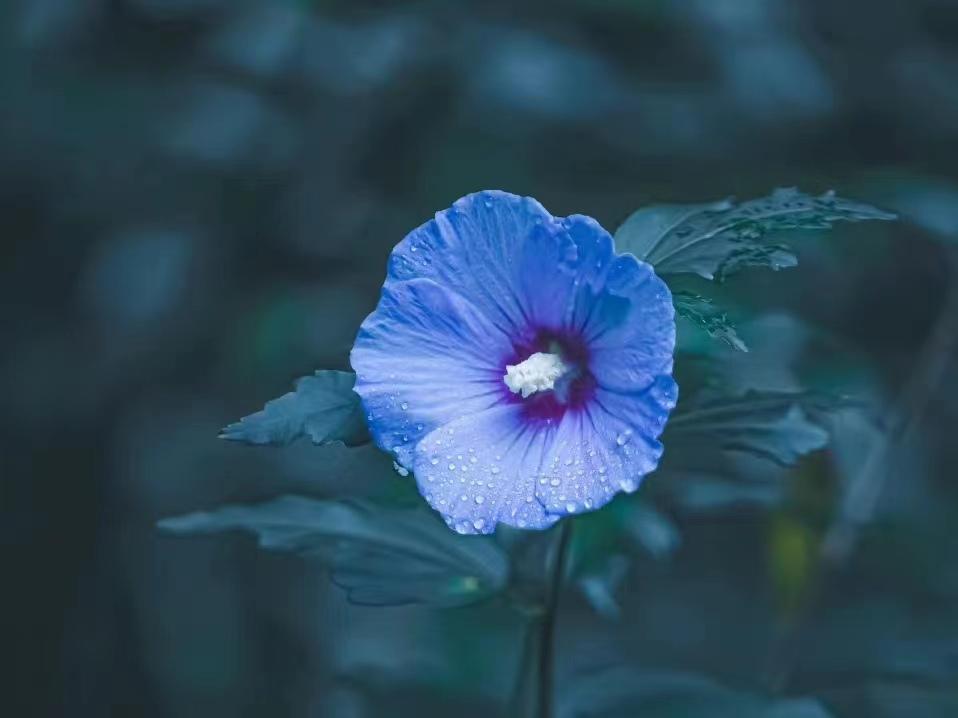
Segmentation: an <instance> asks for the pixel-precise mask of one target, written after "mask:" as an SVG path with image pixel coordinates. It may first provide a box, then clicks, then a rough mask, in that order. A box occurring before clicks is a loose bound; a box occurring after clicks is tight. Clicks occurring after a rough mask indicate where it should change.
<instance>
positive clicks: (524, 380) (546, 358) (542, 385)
mask: <svg viewBox="0 0 958 718" xmlns="http://www.w3.org/2000/svg"><path fill="white" fill-rule="evenodd" d="M571 369H572V367H570V366H569V365H568V364H566V363H565V362H564V361H562V359H561V358H560V357H559V356H558V355H556V354H546V353H544V352H536V353H535V354H533V355H532V356H530V357H529V358H528V359H526V360H525V361H524V362H520V363H519V364H515V365H512V364H509V365H507V366H506V375H505V376H504V377H502V380H503V381H504V382H505V383H506V386H507V387H509V390H510V391H511V392H512V393H513V394H522V398H523V399H524V398H526V397H528V396H530V395H532V394H535V393H536V392H537V391H551V390H553V389H555V386H556V382H557V381H558V380H559V379H561V378H562V377H563V376H565V375H566V374H568V373H569V372H570V371H571Z"/></svg>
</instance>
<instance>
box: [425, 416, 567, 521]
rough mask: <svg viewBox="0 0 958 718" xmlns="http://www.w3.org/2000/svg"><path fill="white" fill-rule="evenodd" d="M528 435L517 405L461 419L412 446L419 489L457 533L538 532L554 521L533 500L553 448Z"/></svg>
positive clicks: (544, 437)
mask: <svg viewBox="0 0 958 718" xmlns="http://www.w3.org/2000/svg"><path fill="white" fill-rule="evenodd" d="M551 439H552V437H551V435H550V433H549V432H545V431H538V430H530V427H529V426H528V425H527V424H526V421H525V419H524V417H523V416H522V410H521V406H520V405H518V404H500V405H498V406H496V407H493V408H491V409H488V410H487V411H481V412H478V413H475V414H468V415H463V416H462V417H461V418H459V419H457V420H456V421H453V422H450V423H449V424H447V425H446V426H443V427H440V428H438V429H436V430H435V431H434V432H432V433H431V434H429V435H428V436H426V437H425V438H424V439H423V440H422V441H421V442H420V443H419V445H418V446H417V447H416V458H415V464H414V466H413V471H414V472H415V475H416V481H417V482H418V484H419V490H420V492H421V493H422V495H423V496H424V497H425V498H426V500H427V501H428V502H429V505H430V506H432V507H433V508H434V509H436V510H437V511H439V512H440V513H441V514H442V515H443V516H444V517H446V520H447V522H448V523H449V525H450V526H452V527H453V528H454V529H455V530H457V531H459V532H460V533H490V532H492V531H493V530H495V527H496V524H497V523H499V522H500V521H501V522H503V523H506V524H509V525H511V526H517V527H519V528H532V529H542V528H546V527H548V526H550V525H551V524H553V523H554V522H555V520H556V518H557V517H556V516H550V515H548V514H547V513H546V511H545V508H544V507H543V505H542V504H541V503H540V502H539V501H538V500H537V499H536V495H535V494H536V491H535V485H536V483H535V482H536V477H537V476H538V474H539V469H540V467H541V465H542V461H543V457H544V456H545V455H546V453H547V452H548V451H549V448H550V446H551Z"/></svg>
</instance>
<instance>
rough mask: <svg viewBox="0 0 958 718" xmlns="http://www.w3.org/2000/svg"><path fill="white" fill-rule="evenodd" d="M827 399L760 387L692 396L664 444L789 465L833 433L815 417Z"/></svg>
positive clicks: (670, 448) (680, 450)
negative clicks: (721, 394) (736, 392)
mask: <svg viewBox="0 0 958 718" xmlns="http://www.w3.org/2000/svg"><path fill="white" fill-rule="evenodd" d="M824 402H825V400H824V399H822V398H820V397H816V396H813V395H810V394H807V393H803V392H795V393H792V392H756V391H752V392H748V393H746V394H744V395H742V396H732V397H719V398H708V399H703V400H693V401H692V402H691V405H689V406H686V407H683V408H680V409H679V410H678V411H676V413H675V415H673V417H672V418H671V419H670V420H669V423H668V425H667V427H666V432H665V436H664V438H663V443H664V444H665V446H666V447H667V449H668V451H669V452H670V453H673V454H682V453H683V452H691V453H693V454H694V455H696V456H697V457H698V458H701V457H702V454H703V453H704V452H705V451H707V450H709V449H712V450H722V451H740V452H746V453H749V454H754V455H756V456H761V457H764V458H766V459H769V460H771V461H774V462H775V463H778V464H781V465H786V466H787V465H789V464H793V463H795V461H797V460H798V458H799V457H801V456H803V455H804V454H807V453H809V452H812V451H815V450H816V449H821V448H822V447H824V446H825V445H826V444H827V443H828V432H827V431H825V429H823V428H822V426H820V424H819V423H817V422H815V421H812V420H811V417H815V416H817V412H820V411H822V410H823V403H824Z"/></svg>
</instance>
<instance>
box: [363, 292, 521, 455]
mask: <svg viewBox="0 0 958 718" xmlns="http://www.w3.org/2000/svg"><path fill="white" fill-rule="evenodd" d="M509 351H511V345H510V343H509V341H508V338H507V337H506V336H505V335H504V334H503V333H502V332H501V331H499V330H498V329H497V328H496V327H495V326H494V325H493V324H492V323H490V322H489V321H488V320H487V319H486V318H485V316H484V315H483V314H481V313H479V312H477V311H476V310H475V309H474V308H473V307H472V305H470V304H469V303H468V302H466V301H464V300H463V299H462V297H460V296H459V295H458V294H456V293H455V292H454V291H453V290H452V289H451V288H444V287H441V286H439V285H438V284H436V283H435V282H434V281H432V280H431V279H413V280H409V281H406V282H400V283H391V284H387V285H386V286H385V287H384V289H383V296H382V299H381V301H380V303H379V306H378V308H377V310H376V311H375V312H374V313H373V314H371V315H370V316H369V317H368V318H367V319H366V321H365V322H363V325H362V328H361V329H360V331H359V336H358V337H357V338H356V343H355V345H354V346H353V350H352V353H351V355H350V361H351V362H352V365H353V368H354V369H355V371H356V387H355V390H356V392H357V393H358V394H359V395H360V397H361V398H362V401H363V406H364V408H365V410H366V414H367V419H368V420H369V427H370V431H371V433H372V435H373V438H374V439H375V441H376V443H377V444H378V445H379V446H380V447H381V448H384V449H386V450H387V451H391V452H393V453H394V454H395V456H396V458H397V461H398V462H399V463H400V464H402V465H403V466H406V467H407V468H408V467H410V466H411V465H412V456H411V452H412V448H413V446H415V443H416V442H417V441H418V440H419V439H420V438H421V437H423V436H425V435H426V434H428V433H429V432H430V431H432V430H433V429H435V428H436V427H437V426H441V425H443V424H446V423H448V422H450V421H454V420H455V419H456V418H457V417H459V416H461V415H462V414H463V413H471V412H475V411H480V410H482V409H485V408H487V407H489V406H491V405H492V404H493V403H494V402H495V400H496V398H497V397H498V396H499V395H501V393H502V376H501V370H500V364H501V359H500V357H502V356H505V355H507V354H508V353H509Z"/></svg>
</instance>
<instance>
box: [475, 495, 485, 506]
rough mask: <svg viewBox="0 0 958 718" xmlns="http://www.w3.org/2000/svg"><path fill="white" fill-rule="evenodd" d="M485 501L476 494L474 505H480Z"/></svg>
mask: <svg viewBox="0 0 958 718" xmlns="http://www.w3.org/2000/svg"><path fill="white" fill-rule="evenodd" d="M485 500H486V499H485V497H484V496H481V495H478V494H477V495H476V503H477V504H481V503H482V502H483V501H485Z"/></svg>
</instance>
